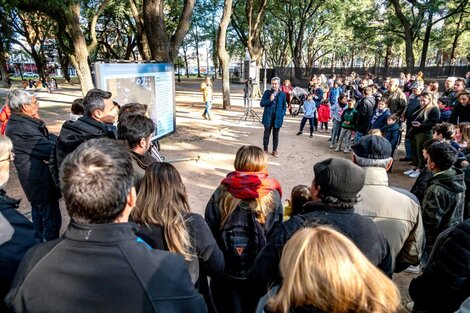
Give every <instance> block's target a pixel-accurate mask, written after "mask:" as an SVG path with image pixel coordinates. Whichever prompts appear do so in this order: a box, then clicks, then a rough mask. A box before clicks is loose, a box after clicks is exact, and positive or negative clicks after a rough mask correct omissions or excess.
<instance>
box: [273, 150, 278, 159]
mask: <svg viewBox="0 0 470 313" xmlns="http://www.w3.org/2000/svg"><path fill="white" fill-rule="evenodd" d="M272 155H273V157H275V158H277V157H279V153H277V150H273V153H272Z"/></svg>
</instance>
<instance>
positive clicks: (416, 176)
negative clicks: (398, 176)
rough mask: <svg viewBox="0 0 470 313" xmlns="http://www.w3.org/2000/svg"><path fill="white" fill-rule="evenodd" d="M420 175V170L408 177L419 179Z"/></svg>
mask: <svg viewBox="0 0 470 313" xmlns="http://www.w3.org/2000/svg"><path fill="white" fill-rule="evenodd" d="M419 174H421V172H420V171H419V170H416V171H414V172H413V173H411V174H410V175H408V177H411V178H418V176H419Z"/></svg>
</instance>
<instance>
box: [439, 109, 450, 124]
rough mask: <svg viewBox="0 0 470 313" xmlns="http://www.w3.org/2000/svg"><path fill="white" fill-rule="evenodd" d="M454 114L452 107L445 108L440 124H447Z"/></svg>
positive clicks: (442, 111)
mask: <svg viewBox="0 0 470 313" xmlns="http://www.w3.org/2000/svg"><path fill="white" fill-rule="evenodd" d="M451 114H452V108H451V107H445V108H444V109H442V110H441V117H440V118H439V123H443V122H447V121H448V120H449V118H450V115H451Z"/></svg>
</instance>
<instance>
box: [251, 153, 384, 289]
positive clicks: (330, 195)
mask: <svg viewBox="0 0 470 313" xmlns="http://www.w3.org/2000/svg"><path fill="white" fill-rule="evenodd" d="M313 171H314V179H313V181H312V187H311V191H310V192H311V195H312V199H314V201H312V202H308V203H306V204H305V205H304V207H303V213H302V214H301V215H294V216H293V217H291V219H289V220H288V221H287V222H285V223H283V224H282V225H281V226H280V227H278V228H277V229H274V230H273V232H272V233H271V234H269V238H268V242H267V244H266V246H265V247H264V248H263V249H262V250H261V252H260V253H259V255H258V256H257V258H256V260H255V263H254V264H253V266H252V267H251V269H250V272H249V277H248V278H249V279H250V281H251V282H252V284H253V286H256V287H254V288H255V289H256V292H257V293H258V295H260V296H261V295H262V294H264V293H266V290H267V288H268V286H270V285H272V283H274V284H277V283H280V280H281V278H280V274H279V262H280V259H281V255H282V249H283V247H284V244H285V243H286V242H287V240H289V239H290V238H291V237H292V235H293V234H294V233H295V232H296V231H297V230H299V229H301V228H303V227H314V226H315V225H318V224H320V225H329V226H331V227H333V228H335V229H336V230H338V231H339V232H341V233H342V234H344V235H345V236H347V237H348V238H349V239H351V240H352V242H354V243H355V244H356V246H357V247H358V248H359V249H360V250H361V251H362V252H363V253H364V255H365V256H366V257H367V258H368V259H369V261H371V263H372V264H375V265H376V266H377V267H378V268H380V269H381V270H382V271H383V272H384V273H385V274H386V275H388V276H391V275H392V257H391V253H390V247H389V245H388V242H387V240H386V239H385V237H384V235H383V234H382V233H381V232H380V231H379V229H378V228H377V225H375V223H374V222H373V221H372V220H371V219H369V218H367V217H363V216H361V215H359V214H356V213H354V204H355V203H356V202H357V201H358V199H357V194H358V193H359V191H360V190H361V189H362V188H363V187H364V181H365V174H364V171H363V170H362V168H360V167H359V166H357V165H356V164H354V163H352V162H351V161H349V160H345V159H340V158H331V159H327V160H324V161H322V162H319V163H317V164H315V165H314V167H313Z"/></svg>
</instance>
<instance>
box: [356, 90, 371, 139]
mask: <svg viewBox="0 0 470 313" xmlns="http://www.w3.org/2000/svg"><path fill="white" fill-rule="evenodd" d="M374 105H375V98H374V96H373V95H372V88H371V87H366V88H364V97H363V98H362V99H361V100H360V101H359V103H358V104H357V106H356V111H357V121H356V137H355V138H354V142H357V141H359V139H361V137H362V136H365V135H367V132H368V131H369V128H370V120H371V119H372V117H373V116H374Z"/></svg>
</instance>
